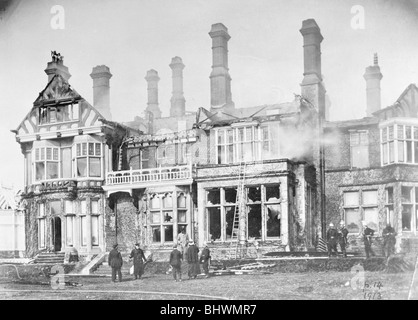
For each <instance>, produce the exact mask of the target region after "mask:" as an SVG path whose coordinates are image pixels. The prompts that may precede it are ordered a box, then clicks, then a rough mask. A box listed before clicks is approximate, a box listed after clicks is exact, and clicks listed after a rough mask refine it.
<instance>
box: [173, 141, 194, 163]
mask: <svg viewBox="0 0 418 320" xmlns="http://www.w3.org/2000/svg"><path fill="white" fill-rule="evenodd" d="M176 146H177V150H178V151H177V152H178V156H177V163H178V164H186V163H190V161H191V153H190V150H191V145H190V144H189V143H180V144H177V145H176Z"/></svg>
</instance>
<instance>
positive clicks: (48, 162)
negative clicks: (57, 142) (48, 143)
mask: <svg viewBox="0 0 418 320" xmlns="http://www.w3.org/2000/svg"><path fill="white" fill-rule="evenodd" d="M59 165H60V157H59V148H57V147H42V148H35V181H42V180H51V179H58V178H59Z"/></svg>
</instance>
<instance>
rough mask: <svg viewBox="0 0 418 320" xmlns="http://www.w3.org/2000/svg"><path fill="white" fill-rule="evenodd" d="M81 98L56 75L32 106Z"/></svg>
mask: <svg viewBox="0 0 418 320" xmlns="http://www.w3.org/2000/svg"><path fill="white" fill-rule="evenodd" d="M80 99H81V96H80V95H79V94H78V93H77V92H76V91H75V90H74V89H73V88H71V86H70V84H69V83H68V82H67V81H66V80H65V79H64V78H63V77H62V76H61V75H59V74H56V75H55V76H54V77H53V78H52V79H51V81H50V82H49V83H48V84H47V86H46V87H45V89H44V90H42V91H41V92H40V93H39V96H38V98H37V99H36V100H35V102H34V106H39V105H45V104H50V103H56V102H59V101H60V100H65V101H68V100H74V101H76V100H80Z"/></svg>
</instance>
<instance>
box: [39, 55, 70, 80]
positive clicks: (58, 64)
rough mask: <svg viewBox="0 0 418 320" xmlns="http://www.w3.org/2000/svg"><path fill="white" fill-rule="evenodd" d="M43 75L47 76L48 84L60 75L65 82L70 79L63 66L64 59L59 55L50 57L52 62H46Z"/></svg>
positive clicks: (66, 69)
mask: <svg viewBox="0 0 418 320" xmlns="http://www.w3.org/2000/svg"><path fill="white" fill-rule="evenodd" d="M45 73H46V74H47V75H48V82H49V81H51V79H52V78H53V77H54V76H55V75H56V74H59V75H61V76H62V77H63V78H64V79H65V80H66V81H68V80H69V79H70V78H71V74H70V72H68V68H67V67H66V66H65V65H64V57H62V56H61V55H60V54H59V53H58V54H57V55H53V56H52V61H50V62H48V64H47V66H46V69H45Z"/></svg>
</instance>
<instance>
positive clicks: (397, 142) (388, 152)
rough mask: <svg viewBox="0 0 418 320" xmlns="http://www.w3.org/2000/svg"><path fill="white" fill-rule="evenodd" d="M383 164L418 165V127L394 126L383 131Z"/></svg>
mask: <svg viewBox="0 0 418 320" xmlns="http://www.w3.org/2000/svg"><path fill="white" fill-rule="evenodd" d="M381 148H382V164H383V165H387V164H391V163H395V162H396V163H411V164H416V163H418V127H416V126H411V125H403V124H394V125H391V126H387V127H385V128H382V129H381Z"/></svg>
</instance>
